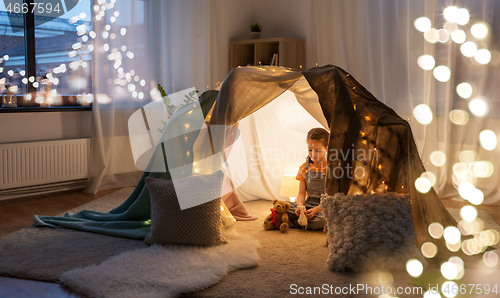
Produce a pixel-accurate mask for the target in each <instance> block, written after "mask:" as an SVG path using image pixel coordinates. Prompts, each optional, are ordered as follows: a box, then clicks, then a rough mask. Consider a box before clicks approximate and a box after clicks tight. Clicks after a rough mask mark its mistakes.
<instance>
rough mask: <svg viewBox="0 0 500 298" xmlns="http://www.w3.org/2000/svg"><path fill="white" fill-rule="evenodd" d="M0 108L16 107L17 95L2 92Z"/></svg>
mask: <svg viewBox="0 0 500 298" xmlns="http://www.w3.org/2000/svg"><path fill="white" fill-rule="evenodd" d="M2 108H17V96H16V95H13V94H2Z"/></svg>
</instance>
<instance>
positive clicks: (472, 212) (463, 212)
mask: <svg viewBox="0 0 500 298" xmlns="http://www.w3.org/2000/svg"><path fill="white" fill-rule="evenodd" d="M460 217H461V218H462V219H463V220H465V221H473V220H474V219H476V217H477V209H476V208H474V207H472V206H464V207H462V209H460Z"/></svg>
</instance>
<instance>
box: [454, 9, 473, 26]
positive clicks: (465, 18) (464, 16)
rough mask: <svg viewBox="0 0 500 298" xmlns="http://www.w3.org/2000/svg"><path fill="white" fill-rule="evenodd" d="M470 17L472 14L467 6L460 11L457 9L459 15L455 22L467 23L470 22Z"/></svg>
mask: <svg viewBox="0 0 500 298" xmlns="http://www.w3.org/2000/svg"><path fill="white" fill-rule="evenodd" d="M469 19H470V15H469V11H468V10H467V9H465V8H460V9H459V10H458V11H457V17H456V20H455V22H456V23H457V24H459V25H462V26H463V25H465V24H467V23H468V22H469Z"/></svg>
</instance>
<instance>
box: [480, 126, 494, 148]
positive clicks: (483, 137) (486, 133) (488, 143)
mask: <svg viewBox="0 0 500 298" xmlns="http://www.w3.org/2000/svg"><path fill="white" fill-rule="evenodd" d="M479 142H480V143H481V146H483V148H484V149H486V150H488V151H491V150H493V149H495V148H496V146H497V135H496V134H495V133H494V132H493V131H492V130H489V129H485V130H483V131H481V132H480V133H479Z"/></svg>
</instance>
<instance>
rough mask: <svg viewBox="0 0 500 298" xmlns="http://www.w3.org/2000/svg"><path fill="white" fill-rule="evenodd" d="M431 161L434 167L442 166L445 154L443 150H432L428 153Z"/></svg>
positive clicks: (444, 161)
mask: <svg viewBox="0 0 500 298" xmlns="http://www.w3.org/2000/svg"><path fill="white" fill-rule="evenodd" d="M430 159H431V163H432V164H433V165H435V166H436V167H442V166H443V165H444V164H445V163H446V154H445V153H444V152H443V151H434V152H432V153H431V155H430Z"/></svg>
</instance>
